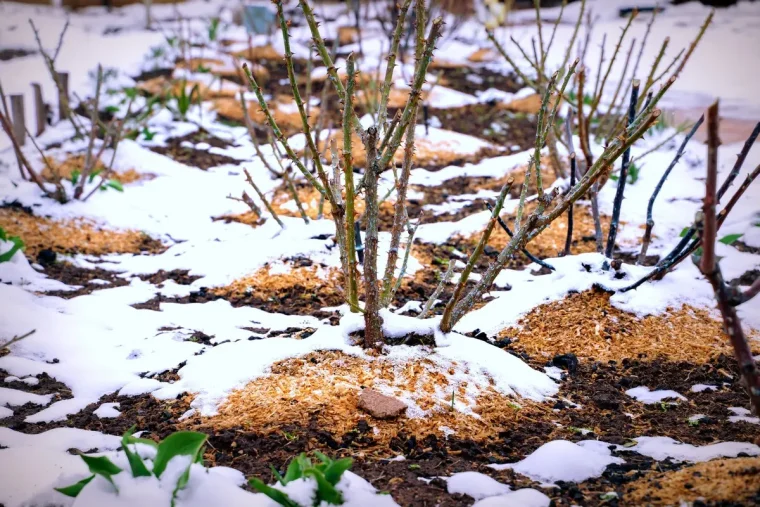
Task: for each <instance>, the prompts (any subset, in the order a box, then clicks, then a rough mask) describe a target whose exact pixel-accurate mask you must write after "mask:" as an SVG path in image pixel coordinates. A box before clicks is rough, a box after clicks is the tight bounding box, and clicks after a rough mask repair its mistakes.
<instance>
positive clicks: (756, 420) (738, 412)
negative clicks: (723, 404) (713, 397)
mask: <svg viewBox="0 0 760 507" xmlns="http://www.w3.org/2000/svg"><path fill="white" fill-rule="evenodd" d="M728 410H730V411H731V412H732V413H733V414H734V415H730V416H728V420H729V421H731V422H733V423H735V422H746V423H750V424H760V417H755V416H753V415H752V412H750V411H749V410H747V409H746V408H743V407H729V408H728Z"/></svg>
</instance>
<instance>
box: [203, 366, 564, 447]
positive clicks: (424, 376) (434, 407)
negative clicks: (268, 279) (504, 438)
mask: <svg viewBox="0 0 760 507" xmlns="http://www.w3.org/2000/svg"><path fill="white" fill-rule="evenodd" d="M452 367H453V366H452ZM446 373H448V367H446V366H445V365H438V364H436V363H434V362H432V361H429V360H427V359H423V360H418V361H412V362H408V363H403V364H398V363H393V362H391V361H388V360H387V359H385V358H384V357H383V356H378V357H374V358H371V359H360V358H356V357H353V356H348V355H346V354H343V353H341V352H318V353H313V354H309V355H307V356H304V357H301V358H295V359H288V360H286V361H282V362H279V363H276V364H274V365H273V366H272V368H271V373H270V374H268V375H267V376H265V377H261V378H258V379H256V380H254V381H252V382H251V383H249V384H248V385H247V386H246V387H244V388H243V389H240V390H238V391H235V392H233V393H232V394H231V395H230V396H229V398H228V400H227V401H226V402H225V403H224V404H223V405H222V406H221V407H220V408H219V415H217V416H214V417H211V418H195V419H192V420H190V421H189V423H188V424H189V425H191V426H204V427H212V428H214V429H224V428H233V427H242V428H246V429H251V430H254V431H257V432H267V431H277V430H278V429H279V428H281V427H282V426H283V425H286V424H288V423H299V424H304V422H305V421H307V420H308V421H313V422H315V423H316V424H317V425H319V427H323V428H329V429H330V431H331V432H332V433H333V434H336V435H342V434H344V433H347V432H349V431H352V430H353V429H354V428H356V425H357V424H358V422H359V421H360V420H366V421H367V422H368V423H369V424H370V425H371V426H373V427H374V429H373V434H372V437H373V440H374V442H375V444H376V445H378V446H383V445H387V443H388V442H389V441H390V440H391V439H392V438H393V437H395V436H397V435H399V434H400V433H404V434H406V435H407V436H409V435H418V436H420V437H422V436H426V435H429V434H438V435H445V432H447V431H449V430H453V431H455V432H456V434H457V435H461V436H462V437H465V436H466V437H467V438H471V439H473V440H477V441H482V440H488V439H491V438H494V435H496V434H498V432H499V431H501V430H508V429H509V428H514V427H516V426H517V425H519V424H526V423H528V422H529V421H531V420H532V419H534V418H539V417H551V410H550V409H549V408H548V407H544V406H542V405H540V404H537V403H530V402H526V401H524V400H520V405H519V406H518V405H516V404H515V401H516V400H515V399H514V398H511V397H508V396H502V395H500V394H499V393H496V392H495V391H494V390H492V389H490V388H489V389H486V390H485V392H483V393H482V395H481V396H480V397H478V399H477V406H476V407H475V414H476V415H468V414H465V413H462V412H460V411H458V410H452V409H451V393H452V391H456V393H457V394H456V395H455V398H454V402H455V403H463V401H462V400H463V399H464V398H463V396H464V390H465V387H466V386H464V385H456V386H453V385H450V383H449V378H448V377H447V375H446ZM379 386H380V389H381V390H383V391H384V392H386V393H389V394H395V395H396V396H401V395H404V394H406V395H407V396H412V397H413V399H414V403H415V404H416V405H417V406H418V407H419V408H420V409H422V410H425V411H428V414H427V415H426V416H424V417H418V418H409V417H401V418H399V419H395V420H378V419H374V418H371V417H370V416H369V415H367V414H366V413H364V412H363V411H361V410H360V409H359V408H358V407H357V404H358V396H359V393H360V391H361V389H362V388H366V387H373V388H378V387H379ZM441 393H444V395H443V396H442V395H441ZM446 393H448V394H446ZM405 400H406V401H407V402H408V401H409V399H408V398H405ZM458 400H459V401H458ZM386 451H387V448H386Z"/></svg>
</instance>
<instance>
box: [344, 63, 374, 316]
mask: <svg viewBox="0 0 760 507" xmlns="http://www.w3.org/2000/svg"><path fill="white" fill-rule="evenodd" d="M346 72H347V74H348V81H347V86H348V91H347V93H345V95H344V97H345V100H344V103H343V176H344V178H345V186H346V237H345V241H346V253H347V256H348V306H349V307H350V308H351V311H352V312H356V311H358V308H359V288H358V285H357V281H356V277H357V269H356V242H355V240H354V237H355V236H356V231H355V227H356V222H355V220H356V218H355V217H354V200H355V195H354V161H353V155H352V153H353V150H352V146H351V142H352V139H351V114H352V113H353V108H354V106H353V102H352V100H353V96H354V86H355V84H356V74H355V73H354V60H353V58H350V59H348V60H347V61H346ZM367 160H368V161H369V158H367Z"/></svg>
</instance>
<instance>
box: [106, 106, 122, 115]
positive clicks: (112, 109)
mask: <svg viewBox="0 0 760 507" xmlns="http://www.w3.org/2000/svg"><path fill="white" fill-rule="evenodd" d="M105 112H106V113H110V114H115V113H118V112H119V108H118V107H116V106H106V109H105Z"/></svg>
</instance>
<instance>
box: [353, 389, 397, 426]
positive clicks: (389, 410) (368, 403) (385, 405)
mask: <svg viewBox="0 0 760 507" xmlns="http://www.w3.org/2000/svg"><path fill="white" fill-rule="evenodd" d="M359 408H360V409H362V410H364V411H366V412H367V413H369V414H370V415H371V416H372V417H375V418H377V419H393V418H394V417H398V416H400V415H401V414H403V413H404V411H406V404H405V403H402V402H401V401H399V400H397V399H396V398H392V397H390V396H386V395H384V394H380V393H379V392H377V391H375V390H374V389H364V390H363V391H362V393H361V394H360V395H359Z"/></svg>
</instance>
